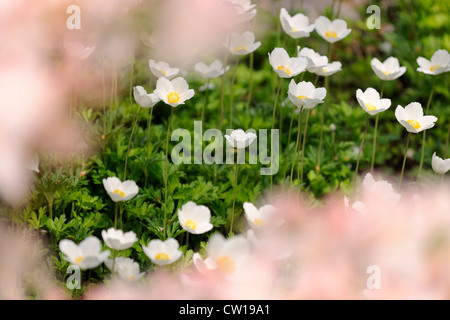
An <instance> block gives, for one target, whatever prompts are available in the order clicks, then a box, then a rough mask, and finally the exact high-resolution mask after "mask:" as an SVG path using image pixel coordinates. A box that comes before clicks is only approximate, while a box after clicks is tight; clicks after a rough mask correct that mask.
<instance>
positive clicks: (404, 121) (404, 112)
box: [395, 102, 437, 133]
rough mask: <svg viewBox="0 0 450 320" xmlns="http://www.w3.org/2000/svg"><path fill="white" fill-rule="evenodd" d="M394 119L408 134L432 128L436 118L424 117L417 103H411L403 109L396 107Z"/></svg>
mask: <svg viewBox="0 0 450 320" xmlns="http://www.w3.org/2000/svg"><path fill="white" fill-rule="evenodd" d="M395 117H396V118H397V121H398V122H400V124H401V125H402V126H404V127H405V128H406V130H407V131H408V132H411V133H419V132H421V131H423V130H427V129H430V128H432V127H434V125H435V122H436V121H437V118H436V117H435V116H424V115H423V109H422V106H421V105H420V103H419V102H411V103H410V104H408V105H407V106H406V107H405V108H403V107H402V106H397V109H395Z"/></svg>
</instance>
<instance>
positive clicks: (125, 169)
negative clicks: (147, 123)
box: [123, 107, 142, 181]
mask: <svg viewBox="0 0 450 320" xmlns="http://www.w3.org/2000/svg"><path fill="white" fill-rule="evenodd" d="M141 110H142V108H141V107H139V111H138V114H137V116H136V119H135V120H134V125H133V129H131V135H130V141H129V142H128V150H127V156H126V157H125V168H124V169H123V181H125V180H126V179H127V164H128V156H129V154H130V148H131V141H132V139H133V134H134V129H135V128H136V125H137V123H138V121H139V115H140V114H141Z"/></svg>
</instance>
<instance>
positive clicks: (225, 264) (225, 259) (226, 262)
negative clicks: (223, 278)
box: [217, 256, 236, 274]
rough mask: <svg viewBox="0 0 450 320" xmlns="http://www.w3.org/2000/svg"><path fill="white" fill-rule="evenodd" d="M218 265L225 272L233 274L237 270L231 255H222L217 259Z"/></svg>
mask: <svg viewBox="0 0 450 320" xmlns="http://www.w3.org/2000/svg"><path fill="white" fill-rule="evenodd" d="M217 266H218V267H219V269H220V270H221V271H222V272H223V273H225V274H232V273H234V271H235V270H236V264H235V263H234V260H233V259H231V258H230V257H229V256H222V257H220V258H219V259H218V260H217Z"/></svg>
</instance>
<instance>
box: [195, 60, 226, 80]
mask: <svg viewBox="0 0 450 320" xmlns="http://www.w3.org/2000/svg"><path fill="white" fill-rule="evenodd" d="M194 68H195V71H197V72H198V73H199V74H200V75H201V76H202V77H203V78H205V79H214V78H218V77H220V76H222V75H223V74H224V73H225V72H227V71H228V70H229V69H230V66H226V67H225V68H224V67H223V64H222V62H221V61H220V60H215V61H214V62H213V63H211V64H210V65H209V66H208V65H207V64H205V63H203V62H198V63H196V64H195V66H194Z"/></svg>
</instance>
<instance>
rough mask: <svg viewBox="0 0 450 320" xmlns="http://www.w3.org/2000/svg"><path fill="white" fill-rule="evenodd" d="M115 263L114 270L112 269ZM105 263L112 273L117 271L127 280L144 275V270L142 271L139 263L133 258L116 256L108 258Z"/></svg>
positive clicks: (134, 279)
mask: <svg viewBox="0 0 450 320" xmlns="http://www.w3.org/2000/svg"><path fill="white" fill-rule="evenodd" d="M113 264H114V270H112V268H113ZM105 265H106V266H107V267H108V269H109V270H111V272H112V273H117V274H118V275H119V277H120V278H121V279H123V280H125V281H136V280H139V279H141V278H142V277H143V276H144V274H145V273H144V272H140V269H139V264H138V263H137V262H135V261H134V260H133V259H130V258H125V257H116V258H115V261H113V259H107V260H106V261H105Z"/></svg>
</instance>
